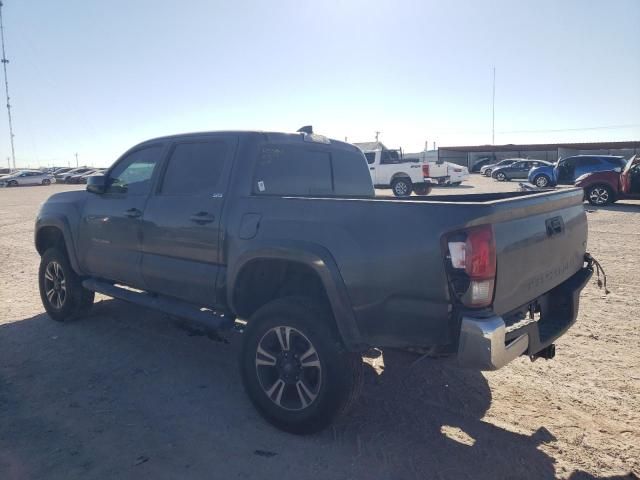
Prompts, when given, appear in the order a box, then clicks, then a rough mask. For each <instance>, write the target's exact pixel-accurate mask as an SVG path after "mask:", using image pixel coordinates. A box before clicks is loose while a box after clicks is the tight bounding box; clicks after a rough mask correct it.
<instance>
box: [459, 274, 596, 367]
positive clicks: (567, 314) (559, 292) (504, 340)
mask: <svg viewBox="0 0 640 480" xmlns="http://www.w3.org/2000/svg"><path fill="white" fill-rule="evenodd" d="M592 274H593V271H592V269H591V268H588V267H584V268H582V269H581V270H579V271H578V272H577V273H575V274H574V275H573V276H572V277H570V278H569V279H567V280H566V281H565V282H563V283H562V284H560V285H558V286H557V287H556V288H554V289H553V290H551V291H549V292H547V293H546V294H544V295H543V296H542V297H540V298H538V299H536V300H535V301H534V302H532V303H531V304H529V305H535V308H536V309H537V311H539V313H540V316H539V319H538V320H536V321H529V322H527V321H526V320H525V321H521V315H520V314H521V313H522V309H519V311H518V312H511V313H510V314H507V315H505V316H498V315H492V316H488V317H484V318H478V317H474V316H472V315H463V317H462V322H461V328H460V339H459V343H458V353H457V360H458V363H459V364H460V365H461V366H463V367H469V368H475V369H479V370H497V369H499V368H502V367H504V366H505V365H506V364H507V363H509V362H511V361H512V360H514V359H515V358H516V357H519V356H520V355H535V354H536V353H538V352H540V351H541V350H543V349H544V348H546V347H548V346H549V345H551V344H552V343H553V342H554V341H555V340H557V339H558V338H559V337H561V336H562V335H563V334H564V333H565V332H566V331H567V330H568V329H569V327H571V325H573V324H574V323H575V321H576V318H577V316H578V307H579V303H580V291H581V290H582V289H583V288H584V286H585V285H586V284H587V282H588V281H589V279H590V278H591V275H592ZM529 305H527V306H524V307H523V308H525V307H526V308H528V306H529ZM516 313H517V314H518V315H520V316H518V315H516ZM518 325H522V326H520V327H519V326H518Z"/></svg>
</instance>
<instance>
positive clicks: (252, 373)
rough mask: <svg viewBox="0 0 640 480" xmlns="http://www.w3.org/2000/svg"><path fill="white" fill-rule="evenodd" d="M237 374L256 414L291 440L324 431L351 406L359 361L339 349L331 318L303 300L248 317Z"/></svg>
mask: <svg viewBox="0 0 640 480" xmlns="http://www.w3.org/2000/svg"><path fill="white" fill-rule="evenodd" d="M278 332H280V333H278ZM287 339H288V340H287ZM312 349H313V353H311V354H309V353H308V352H310V351H312ZM304 364H307V366H306V367H305V366H304ZM240 373H241V375H242V381H243V384H244V388H245V390H246V392H247V394H248V396H249V398H250V400H251V402H252V403H253V405H254V406H255V407H256V409H257V410H258V412H260V414H261V415H262V416H263V417H264V418H265V419H266V420H267V421H268V422H269V423H271V424H272V425H274V426H275V427H277V428H279V429H281V430H284V431H286V432H289V433H295V434H309V433H314V432H318V431H320V430H322V429H324V428H326V427H327V426H329V425H330V424H331V423H332V422H333V420H334V419H335V418H337V417H338V416H339V415H341V414H343V413H345V412H346V411H347V410H348V409H349V407H350V406H351V405H352V404H353V402H354V401H355V399H356V398H357V397H358V394H359V392H360V389H361V386H362V380H363V366H362V357H361V356H360V355H359V354H357V353H352V352H348V351H347V350H346V349H345V348H344V346H343V345H342V342H341V341H340V339H339V335H338V333H337V331H336V329H335V326H334V325H333V318H332V315H331V312H330V311H329V310H328V308H326V307H323V306H322V305H321V304H319V303H317V302H314V301H312V300H310V299H308V298H305V297H285V298H281V299H278V300H274V301H272V302H270V303H268V304H266V305H264V306H263V307H261V308H260V309H258V311H257V312H256V313H254V314H253V315H252V316H251V319H250V320H249V323H248V326H247V328H246V330H245V332H244V334H243V344H242V350H241V353H240ZM300 384H302V385H300Z"/></svg>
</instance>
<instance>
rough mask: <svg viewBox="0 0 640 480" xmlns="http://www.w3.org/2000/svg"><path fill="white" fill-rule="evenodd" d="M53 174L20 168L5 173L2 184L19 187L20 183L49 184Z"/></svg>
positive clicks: (0, 179) (0, 180)
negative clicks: (7, 173)
mask: <svg viewBox="0 0 640 480" xmlns="http://www.w3.org/2000/svg"><path fill="white" fill-rule="evenodd" d="M52 180H53V176H52V175H51V174H49V173H43V172H41V171H39V170H18V171H17V172H14V173H11V174H9V175H5V176H3V177H2V178H0V184H1V185H3V186H6V187H17V186H18V185H49V184H51V181H52Z"/></svg>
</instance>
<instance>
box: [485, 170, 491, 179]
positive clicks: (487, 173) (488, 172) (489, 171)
mask: <svg viewBox="0 0 640 480" xmlns="http://www.w3.org/2000/svg"><path fill="white" fill-rule="evenodd" d="M484 176H485V177H490V176H491V169H490V168H487V169H486V170H485V171H484Z"/></svg>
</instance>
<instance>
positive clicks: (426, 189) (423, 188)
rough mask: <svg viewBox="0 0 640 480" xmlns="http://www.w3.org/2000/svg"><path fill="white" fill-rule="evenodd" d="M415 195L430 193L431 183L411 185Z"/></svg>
mask: <svg viewBox="0 0 640 480" xmlns="http://www.w3.org/2000/svg"><path fill="white" fill-rule="evenodd" d="M413 191H414V192H415V194H416V195H429V194H430V193H431V185H427V184H418V185H414V186H413Z"/></svg>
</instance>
